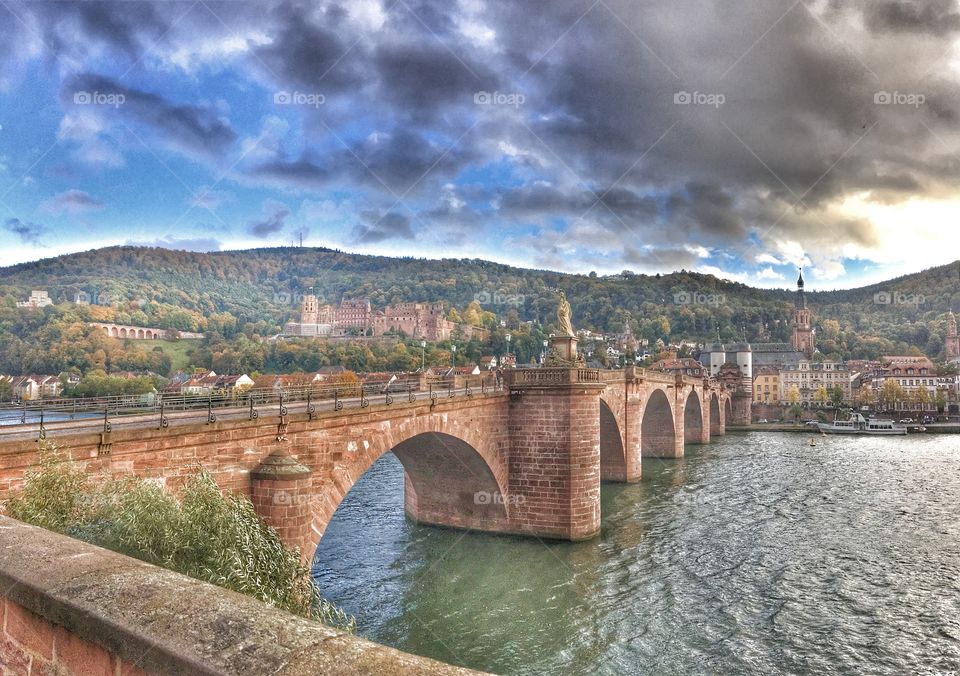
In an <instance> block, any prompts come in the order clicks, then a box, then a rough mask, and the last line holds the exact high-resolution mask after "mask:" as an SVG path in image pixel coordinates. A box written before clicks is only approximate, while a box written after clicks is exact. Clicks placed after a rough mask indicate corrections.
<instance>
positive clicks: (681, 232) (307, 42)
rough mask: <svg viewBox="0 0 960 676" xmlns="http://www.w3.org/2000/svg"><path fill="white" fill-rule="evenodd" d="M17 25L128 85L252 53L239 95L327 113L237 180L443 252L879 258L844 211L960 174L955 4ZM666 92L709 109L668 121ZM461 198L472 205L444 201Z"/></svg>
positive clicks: (140, 111) (52, 14) (371, 236)
mask: <svg viewBox="0 0 960 676" xmlns="http://www.w3.org/2000/svg"><path fill="white" fill-rule="evenodd" d="M16 7H17V8H18V10H19V11H20V14H21V15H22V16H23V18H24V19H25V20H27V21H28V22H29V23H31V25H34V24H35V25H37V26H38V27H39V29H40V32H41V34H42V35H45V36H49V38H50V42H51V44H53V45H55V49H56V50H57V51H58V53H59V54H60V55H66V56H69V57H71V58H72V59H75V60H77V61H78V62H81V63H82V62H83V61H84V56H85V55H87V54H93V53H95V52H96V51H97V48H98V47H99V46H106V47H108V48H111V49H113V50H114V53H115V54H119V55H121V56H122V55H127V56H128V57H129V61H130V62H131V63H132V62H133V61H134V60H135V59H134V58H132V57H133V54H137V56H138V57H141V61H140V63H139V64H138V68H139V67H141V66H143V63H144V62H146V61H149V60H154V59H155V60H159V61H163V59H164V55H169V53H170V51H171V50H172V49H173V47H174V46H176V47H181V46H184V45H186V46H188V47H189V46H191V45H192V46H193V49H194V51H196V50H197V45H201V46H204V45H208V44H213V43H216V42H217V41H218V40H224V39H227V38H235V37H236V36H238V35H245V36H249V35H250V34H251V33H258V34H262V35H263V36H264V39H263V40H251V41H250V42H248V43H247V47H248V51H247V52H242V50H241V53H239V54H238V55H237V56H235V57H231V58H233V59H234V60H233V61H231V62H230V65H231V66H233V67H235V68H236V69H237V70H238V71H241V72H243V73H244V74H246V75H248V76H249V77H251V78H252V79H254V80H255V83H254V86H262V87H263V88H266V89H267V90H268V91H269V90H274V91H279V90H285V91H291V92H292V91H295V90H297V91H301V92H305V93H308V94H309V93H320V94H323V95H324V96H325V97H326V103H325V104H324V105H323V106H319V107H314V108H310V107H304V108H301V109H297V110H296V111H295V112H296V113H297V115H296V117H297V118H301V119H302V127H303V131H302V137H298V138H293V139H285V140H284V141H283V142H279V141H278V142H277V143H276V144H275V146H273V147H272V148H270V149H269V151H264V152H258V153H256V154H255V155H253V156H251V157H249V158H247V160H246V161H245V162H243V163H242V164H241V165H239V166H237V167H236V169H235V170H234V175H235V177H237V178H239V179H242V180H243V181H244V182H251V183H252V184H254V185H257V186H259V185H270V186H272V187H280V188H284V189H286V188H296V189H299V190H303V191H315V192H318V193H322V192H323V191H327V190H332V189H337V190H340V189H344V190H353V191H357V192H363V193H365V194H368V195H370V196H371V202H369V203H371V204H383V202H382V198H384V197H386V198H388V199H391V200H394V199H395V198H396V197H397V196H399V195H404V202H405V203H411V202H416V201H418V200H419V204H413V205H412V206H413V208H414V209H415V211H417V212H418V213H420V214H421V215H422V216H423V217H424V219H425V220H426V221H427V222H429V223H436V224H438V228H442V229H444V231H449V232H450V233H460V232H462V231H463V226H462V224H458V219H459V218H462V219H463V221H465V222H477V221H478V220H482V219H481V217H480V216H479V215H480V214H483V215H484V216H490V215H491V213H492V215H493V216H494V217H495V218H496V219H497V223H498V225H499V224H502V226H503V227H504V228H509V227H511V226H512V225H516V224H517V223H523V224H530V223H535V224H538V225H541V226H544V227H548V226H549V227H550V228H554V229H563V228H564V227H568V228H572V225H570V224H572V223H576V222H578V221H580V220H584V221H586V222H588V223H589V226H590V228H592V230H584V231H582V232H580V233H579V234H577V235H575V236H571V238H570V239H573V240H576V241H577V242H578V245H580V246H582V247H583V248H589V247H590V245H591V241H596V240H597V238H602V237H609V236H610V235H615V236H619V237H627V236H629V237H634V238H640V239H641V240H651V241H657V242H661V243H662V245H661V248H662V250H663V251H665V252H666V253H664V254H663V255H662V256H661V257H660V258H661V259H662V260H667V261H671V262H680V261H684V262H685V263H686V264H690V263H691V260H690V256H691V254H690V253H689V252H687V251H686V250H684V249H676V248H675V247H674V248H672V249H671V247H670V246H669V245H668V244H667V243H668V242H670V241H671V238H676V237H679V236H682V237H684V238H685V239H686V240H687V241H689V242H696V243H698V244H699V243H704V244H705V245H708V246H714V245H715V246H722V245H723V244H724V243H725V242H726V243H727V244H729V245H732V243H742V242H744V241H745V240H746V239H747V238H748V236H749V235H750V234H751V233H754V234H756V233H760V234H761V235H762V237H766V238H768V239H770V240H772V239H779V240H787V239H789V240H795V241H798V242H802V243H803V242H822V241H827V240H829V238H830V237H836V236H842V237H843V238H844V242H838V243H837V246H840V245H842V244H844V243H859V244H862V243H870V242H875V241H876V233H875V232H874V229H873V228H872V226H871V225H870V224H869V223H868V222H866V221H864V220H859V219H856V218H849V219H845V220H842V219H838V220H837V221H833V220H831V217H829V216H827V215H826V214H827V212H829V210H830V208H831V207H835V206H836V205H838V204H840V203H841V202H842V201H843V200H844V199H846V198H848V197H850V196H852V195H860V194H870V195H871V199H874V200H876V201H878V202H884V203H896V202H898V201H902V200H903V199H905V198H906V197H908V196H910V195H911V194H916V195H920V196H923V195H942V194H946V193H949V192H950V191H951V190H953V187H952V186H953V185H954V183H955V181H956V180H957V179H958V178H960V162H958V161H957V160H956V153H957V151H958V150H960V148H958V147H957V144H956V142H955V139H956V138H957V136H956V132H957V131H960V129H958V128H960V102H958V100H957V97H956V96H955V91H956V85H957V82H956V80H957V77H956V75H955V72H956V69H955V68H954V67H953V66H952V65H950V59H951V58H952V54H951V50H950V47H951V41H952V39H953V38H954V37H955V36H956V33H957V31H958V29H960V11H958V8H957V6H956V3H954V2H951V1H949V0H923V1H921V0H915V1H910V2H908V1H893V0H880V1H875V0H830V1H829V2H827V3H806V2H804V3H793V2H792V0H779V1H776V2H754V1H747V0H743V1H734V2H727V1H721V0H651V1H650V2H645V3H636V2H634V1H633V0H606V1H605V2H602V3H595V4H592V3H590V2H589V1H587V2H584V0H553V1H552V2H550V3H548V4H545V3H520V2H514V3H498V2H492V1H488V2H485V3H484V2H479V1H478V2H473V3H451V2H444V1H441V0H417V1H415V2H414V1H410V2H401V3H390V2H381V3H380V6H379V8H378V11H376V12H371V6H370V5H368V4H364V5H358V4H356V3H351V2H343V3H339V4H333V3H332V4H326V5H317V4H316V3H309V2H282V3H268V4H266V5H260V4H255V3H246V2H222V3H215V2H209V3H206V5H204V6H197V7H196V8H193V9H190V5H189V4H184V5H180V4H171V3H150V2H145V3H140V2H138V3H124V2H119V3H115V4H114V3H111V4H103V3H96V4H94V3H67V4H65V5H64V6H63V7H62V8H61V9H59V10H58V9H56V7H55V5H54V3H35V4H29V5H17V6H16ZM206 7H209V10H208V9H206ZM188 9H190V11H189V12H188V11H187V10H188ZM211 11H212V12H213V14H215V15H216V16H218V17H221V20H222V21H223V23H221V22H220V21H217V20H215V19H214V18H213V17H212V16H211V15H210V12H211ZM370 15H376V16H373V18H371V16H370ZM181 16H182V20H178V19H179V18H180V17H181ZM224 24H226V25H224ZM465 27H466V28H465ZM20 32H22V31H20ZM0 33H2V34H3V36H5V37H7V38H9V39H8V40H6V41H0V53H4V54H6V57H4V56H0V58H5V59H6V60H10V59H15V58H16V56H15V51H13V50H8V51H6V52H3V50H4V47H3V44H12V43H15V42H16V40H15V39H14V38H15V37H16V35H17V31H16V30H14V34H13V35H10V30H9V27H4V26H0ZM477 35H483V36H486V37H485V38H484V39H474V37H471V36H477ZM67 36H69V37H70V38H71V40H72V41H73V42H71V41H68V40H66V39H65V38H66V37H67ZM248 39H249V38H248ZM485 40H486V41H485ZM153 45H155V47H152V48H151V49H149V50H148V49H147V47H149V46H153ZM118 58H120V57H118ZM87 69H88V70H94V68H90V67H88V68H87ZM9 72H11V73H14V75H13V76H11V77H15V76H16V73H17V72H19V71H18V70H17V69H13V70H10V71H9ZM2 84H3V82H2V79H0V86H2ZM78 84H79V85H82V86H83V87H85V88H88V89H95V88H101V89H107V90H109V89H111V88H112V89H113V90H114V91H118V92H122V93H124V94H125V95H126V96H127V98H128V102H127V103H126V104H125V105H124V106H122V107H119V108H117V109H116V110H113V109H104V110H103V113H104V115H114V114H115V115H117V116H119V118H120V119H124V120H127V121H130V120H132V121H135V122H137V123H141V124H144V125H147V126H149V127H150V128H152V129H153V130H155V132H156V133H157V134H158V135H160V136H161V137H163V138H164V139H166V140H167V141H168V142H169V143H170V144H171V145H173V146H175V147H177V148H179V149H180V150H181V151H182V152H184V153H190V154H194V155H196V154H199V155H202V156H203V157H204V158H206V159H208V160H211V159H212V160H215V161H220V160H222V159H223V158H224V156H225V155H227V154H229V153H230V152H231V151H235V150H236V146H237V145H238V144H237V138H238V137H237V133H236V132H235V131H234V129H233V127H232V126H231V124H230V123H229V122H227V121H226V120H223V119H221V118H220V117H219V116H218V115H217V114H215V113H214V112H212V111H211V110H210V109H208V108H206V107H203V106H198V105H178V104H175V103H173V102H171V101H170V100H168V98H166V97H165V96H164V95H163V94H162V93H159V92H158V93H150V92H147V91H143V90H142V89H138V88H136V87H133V86H131V85H128V84H124V83H122V82H121V83H118V82H116V81H114V80H111V79H109V78H106V77H103V76H96V75H83V76H80V77H78V78H76V79H75V80H73V81H71V82H70V87H71V88H75V86H76V85H78ZM494 90H496V91H499V92H502V93H517V92H521V93H523V95H524V97H525V102H524V103H523V105H520V106H512V107H510V106H502V107H498V106H495V105H476V104H474V102H473V95H474V93H476V92H477V91H494ZM67 91H72V89H70V90H66V89H65V92H64V103H65V104H67V105H69V104H70V103H71V100H70V96H68V95H67ZM882 91H886V92H895V91H896V92H901V93H902V92H916V93H920V94H923V95H924V96H925V103H924V104H923V105H922V106H918V107H910V106H901V105H881V104H878V103H877V102H876V98H875V97H876V95H877V93H878V92H882ZM679 92H689V93H693V92H699V93H701V94H703V93H707V94H709V93H717V94H722V95H723V97H724V102H723V103H722V105H718V106H714V107H711V106H708V105H695V104H687V105H683V104H678V103H677V102H676V100H675V97H676V95H677V94H678V93H679ZM260 112H262V113H263V114H264V115H267V114H276V115H281V114H286V113H287V112H293V111H292V109H289V108H285V109H284V110H279V111H278V110H276V109H267V110H265V111H260ZM294 133H299V130H297V131H295V132H291V136H293V134H294ZM291 140H292V141H293V142H292V143H291V142H289V141H291ZM344 144H345V145H346V147H344ZM261 150H263V149H261ZM491 167H492V169H491ZM471 172H472V173H471ZM461 180H469V181H473V182H476V183H480V184H482V187H481V188H479V189H477V190H475V191H474V192H473V194H472V195H471V196H467V195H466V193H461V196H462V197H463V199H460V198H457V199H453V198H451V199H450V200H448V201H446V202H444V201H440V202H438V201H437V196H438V195H440V194H441V192H442V188H443V186H445V185H446V184H448V183H457V182H459V181H461ZM418 181H419V183H418ZM408 191H409V194H407V193H408ZM463 201H465V202H467V204H462V203H461V202H463ZM391 203H392V202H391ZM271 216H272V215H271V214H267V217H266V218H265V220H264V221H262V222H259V224H260V225H261V226H262V227H261V228H260V229H259V231H261V232H265V233H266V234H264V235H261V236H266V235H268V234H272V233H273V232H276V231H277V230H279V229H280V228H282V223H281V224H279V225H278V224H276V223H275V222H274V223H273V224H272V225H271V220H270V217H271ZM380 216H381V214H379V213H378V214H375V215H373V216H371V215H370V214H367V216H365V217H364V218H363V219H361V220H360V222H359V224H358V225H357V226H356V227H355V229H354V236H355V238H356V239H357V240H358V241H361V240H362V241H368V242H369V241H382V240H384V239H389V238H393V237H399V238H400V239H404V238H405V239H411V238H413V236H414V233H413V230H412V228H411V225H410V222H409V219H407V218H406V217H405V216H403V215H402V214H399V213H396V212H391V213H390V214H387V216H385V217H384V218H383V219H381V218H380ZM281 220H282V219H281ZM841 220H842V222H841ZM384 221H386V224H385V223H384ZM557 223H566V224H567V225H566V226H563V225H560V226H558V225H556V224H557ZM561 234H562V233H561ZM758 236H759V235H758ZM672 241H674V242H675V241H676V240H675V239H674V240H672ZM558 247H559V245H558ZM560 250H561V248H558V251H560ZM671 251H673V253H670V252H671ZM622 258H623V260H624V261H625V262H626V261H631V260H632V261H636V262H637V264H638V265H639V264H645V262H649V261H651V260H655V259H656V256H654V255H653V254H651V253H650V251H649V249H636V250H634V251H633V253H631V252H630V251H629V250H628V251H627V252H625V253H623V254H622Z"/></svg>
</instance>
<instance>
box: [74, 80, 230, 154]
mask: <svg viewBox="0 0 960 676" xmlns="http://www.w3.org/2000/svg"><path fill="white" fill-rule="evenodd" d="M61 99H62V102H63V103H64V105H74V106H77V107H78V108H79V107H81V106H90V107H96V109H98V110H100V111H102V113H103V114H106V115H108V116H109V115H117V116H120V117H122V118H125V119H129V120H132V121H135V122H137V123H140V124H143V125H145V126H147V127H149V128H151V129H152V130H153V131H154V132H156V133H157V134H158V135H160V136H161V138H162V139H163V140H164V141H166V142H168V143H170V144H172V145H174V146H176V147H177V148H179V149H180V150H182V151H184V152H187V153H190V154H200V155H204V156H206V157H209V158H214V159H218V158H221V157H222V156H223V154H224V153H225V152H226V151H227V149H228V148H229V147H230V146H231V145H232V144H233V142H234V141H235V140H236V139H237V133H236V132H235V131H234V130H233V128H232V127H231V126H230V123H229V122H227V121H226V120H224V119H222V118H221V117H219V116H218V115H217V114H216V113H215V112H214V111H213V110H211V109H209V108H206V107H201V106H194V105H182V104H175V103H172V102H170V101H168V100H167V99H165V98H164V97H163V96H160V95H159V94H154V93H151V92H146V91H142V90H140V89H136V88H134V87H130V86H127V85H124V84H122V83H120V82H117V81H116V80H113V79H111V78H109V77H104V76H102V75H96V74H93V73H85V74H81V75H78V76H76V77H73V78H70V79H69V80H68V81H67V82H66V84H65V85H64V87H63V90H62V92H61Z"/></svg>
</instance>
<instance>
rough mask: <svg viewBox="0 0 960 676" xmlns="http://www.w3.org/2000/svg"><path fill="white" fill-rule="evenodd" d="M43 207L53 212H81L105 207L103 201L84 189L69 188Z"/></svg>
mask: <svg viewBox="0 0 960 676" xmlns="http://www.w3.org/2000/svg"><path fill="white" fill-rule="evenodd" d="M43 208H44V209H45V210H46V211H48V212H50V213H51V214H62V213H68V214H79V213H83V212H86V211H96V210H98V209H102V208H103V202H101V201H100V200H98V199H97V198H95V197H92V196H91V195H90V194H89V193H86V192H84V191H83V190H67V191H66V192H62V193H60V194H59V195H56V196H55V197H53V198H52V199H50V200H48V201H47V202H45V203H44V205H43Z"/></svg>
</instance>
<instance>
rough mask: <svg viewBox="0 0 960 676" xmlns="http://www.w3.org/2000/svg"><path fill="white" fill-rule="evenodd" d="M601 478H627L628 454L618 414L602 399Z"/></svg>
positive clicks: (615, 479) (619, 479) (608, 479)
mask: <svg viewBox="0 0 960 676" xmlns="http://www.w3.org/2000/svg"><path fill="white" fill-rule="evenodd" d="M600 478H601V479H603V480H606V481H626V480H627V454H626V451H625V450H624V445H623V434H622V432H621V430H620V424H619V423H618V422H617V416H616V415H615V414H614V412H613V410H612V409H611V408H610V405H609V404H608V403H607V402H606V401H604V400H603V398H602V397H601V399H600Z"/></svg>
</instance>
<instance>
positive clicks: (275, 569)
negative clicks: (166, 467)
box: [7, 442, 356, 631]
mask: <svg viewBox="0 0 960 676" xmlns="http://www.w3.org/2000/svg"><path fill="white" fill-rule="evenodd" d="M7 512H8V513H9V514H10V516H12V517H13V518H15V519H19V520H21V521H25V522H27V523H31V524H34V525H37V526H41V527H43V528H47V529H49V530H52V531H56V532H58V533H64V534H67V535H70V536H73V537H76V538H79V539H82V540H85V541H87V542H90V543H92V544H95V545H99V546H102V547H107V548H109V549H112V550H114V551H117V552H121V553H123V554H127V555H128V556H133V557H135V558H138V559H141V560H143V561H147V562H149V563H153V564H156V565H158V566H163V567H165V568H169V569H171V570H175V571H177V572H180V573H183V574H184V575H189V576H191V577H194V578H197V579H199V580H204V581H206V582H211V583H213V584H217V585H220V586H221V587H226V588H227V589H232V590H234V591H237V592H240V593H243V594H248V595H250V596H253V597H255V598H258V599H260V600H261V601H264V602H266V603H269V604H271V605H273V606H276V607H278V608H283V609H284V610H288V611H290V612H293V613H296V614H298V615H302V616H304V617H309V618H312V619H315V620H319V621H321V622H323V623H325V624H328V625H330V626H335V627H337V628H339V629H344V630H346V631H354V630H355V629H356V621H355V620H354V618H353V617H348V616H347V615H346V613H344V612H343V611H342V610H341V609H340V608H337V607H336V606H334V605H333V604H331V603H330V602H328V601H326V600H325V599H324V598H323V597H322V596H321V594H320V590H319V589H318V588H317V586H316V584H315V583H314V582H313V579H312V578H311V577H310V569H309V568H308V567H307V566H306V565H304V564H303V562H302V561H301V560H300V554H299V552H297V551H296V550H293V549H290V548H288V547H286V546H285V545H284V544H283V542H281V540H280V537H279V536H278V535H277V532H276V531H275V530H274V529H273V528H271V527H270V526H268V525H266V524H265V523H264V522H263V520H262V519H261V518H260V517H259V516H258V515H257V513H256V511H255V510H254V507H253V504H252V503H251V502H250V500H248V499H247V498H246V497H244V496H241V495H229V496H224V495H223V493H221V492H220V489H219V488H218V487H217V484H216V482H215V481H214V480H213V477H212V476H211V475H210V473H209V472H207V471H206V470H204V469H203V468H201V467H199V466H198V467H197V469H196V471H195V472H193V474H192V475H191V476H190V477H189V478H188V479H187V481H186V482H185V484H184V486H183V488H182V489H181V490H180V491H179V496H174V495H172V494H171V493H169V492H167V491H165V490H164V489H163V488H162V487H160V486H159V485H157V484H156V483H153V482H151V481H149V480H145V479H143V478H140V477H97V480H93V478H92V477H90V476H89V475H88V474H87V473H86V472H85V471H84V470H83V469H82V468H80V467H78V466H77V465H75V464H74V463H71V462H69V461H66V460H64V459H63V458H62V457H61V454H60V452H59V450H58V449H57V448H56V447H54V446H52V445H50V444H47V443H46V442H42V443H41V447H40V459H39V464H38V467H37V468H36V469H33V470H30V471H29V472H27V474H26V477H25V483H24V486H23V488H22V489H21V490H20V491H19V492H18V493H17V494H16V495H15V496H14V497H12V498H11V499H10V500H9V501H8V502H7Z"/></svg>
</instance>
